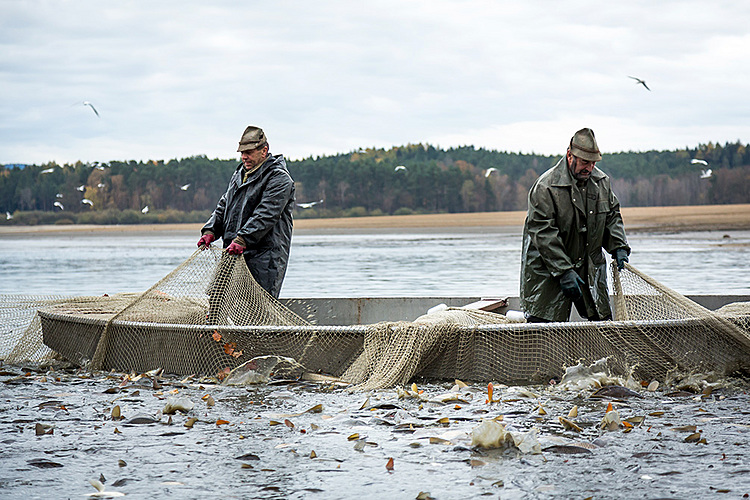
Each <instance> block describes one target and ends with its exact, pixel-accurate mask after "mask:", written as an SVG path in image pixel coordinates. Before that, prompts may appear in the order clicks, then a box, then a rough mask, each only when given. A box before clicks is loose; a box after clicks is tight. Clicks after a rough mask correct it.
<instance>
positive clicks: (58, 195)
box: [55, 193, 63, 198]
mask: <svg viewBox="0 0 750 500" xmlns="http://www.w3.org/2000/svg"><path fill="white" fill-rule="evenodd" d="M62 197H63V195H62V194H61V193H57V194H56V195H55V198H62Z"/></svg>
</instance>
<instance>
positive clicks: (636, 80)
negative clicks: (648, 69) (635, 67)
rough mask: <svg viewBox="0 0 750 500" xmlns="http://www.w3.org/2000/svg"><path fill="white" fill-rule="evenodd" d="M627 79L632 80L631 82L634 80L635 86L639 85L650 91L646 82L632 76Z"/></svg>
mask: <svg viewBox="0 0 750 500" xmlns="http://www.w3.org/2000/svg"><path fill="white" fill-rule="evenodd" d="M628 78H632V79H633V80H635V84H636V85H638V84H639V83H640V84H641V85H643V86H644V87H646V90H648V91H649V92H650V91H651V89H650V88H648V85H646V81H645V80H641V79H640V78H636V77H634V76H629V77H628Z"/></svg>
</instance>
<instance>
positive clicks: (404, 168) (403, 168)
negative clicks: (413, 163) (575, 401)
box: [393, 165, 406, 172]
mask: <svg viewBox="0 0 750 500" xmlns="http://www.w3.org/2000/svg"><path fill="white" fill-rule="evenodd" d="M399 170H406V167H405V166H403V165H399V166H398V167H396V168H394V169H393V171H394V172H398V171H399Z"/></svg>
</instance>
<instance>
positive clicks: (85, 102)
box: [81, 101, 99, 117]
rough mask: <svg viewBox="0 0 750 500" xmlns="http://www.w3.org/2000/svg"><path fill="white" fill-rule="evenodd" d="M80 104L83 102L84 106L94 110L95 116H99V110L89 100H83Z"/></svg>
mask: <svg viewBox="0 0 750 500" xmlns="http://www.w3.org/2000/svg"><path fill="white" fill-rule="evenodd" d="M81 104H83V105H84V106H88V107H90V108H91V109H92V110H93V111H94V113H96V116H97V117H99V112H98V111H97V110H96V108H95V107H94V105H93V104H91V103H90V102H89V101H83V102H82V103H81Z"/></svg>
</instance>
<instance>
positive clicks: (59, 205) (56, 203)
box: [52, 201, 65, 210]
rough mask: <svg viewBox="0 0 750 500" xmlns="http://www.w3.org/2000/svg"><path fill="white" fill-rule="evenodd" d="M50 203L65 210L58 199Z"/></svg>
mask: <svg viewBox="0 0 750 500" xmlns="http://www.w3.org/2000/svg"><path fill="white" fill-rule="evenodd" d="M52 205H53V206H55V207H58V208H59V209H60V210H65V207H64V206H63V204H62V203H60V202H59V201H56V202H54V203H53V204H52Z"/></svg>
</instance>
